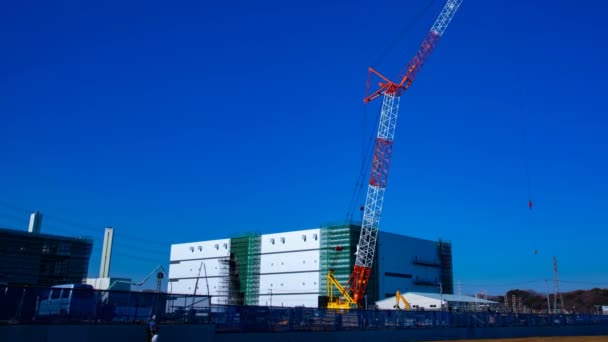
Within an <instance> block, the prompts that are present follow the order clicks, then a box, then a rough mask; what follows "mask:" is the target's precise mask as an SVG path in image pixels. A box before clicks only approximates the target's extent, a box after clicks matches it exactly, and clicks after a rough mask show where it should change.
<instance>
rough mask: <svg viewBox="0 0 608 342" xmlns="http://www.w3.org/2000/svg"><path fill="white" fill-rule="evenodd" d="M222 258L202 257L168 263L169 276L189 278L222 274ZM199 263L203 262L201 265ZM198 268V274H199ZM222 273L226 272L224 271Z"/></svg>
mask: <svg viewBox="0 0 608 342" xmlns="http://www.w3.org/2000/svg"><path fill="white" fill-rule="evenodd" d="M221 260H222V259H203V260H189V261H181V262H179V264H170V265H169V278H171V279H173V278H190V277H199V276H200V277H205V276H207V277H217V276H221V275H224V274H222V261H221ZM201 263H203V264H204V266H203V267H201ZM199 269H200V275H199ZM224 273H226V272H225V271H224Z"/></svg>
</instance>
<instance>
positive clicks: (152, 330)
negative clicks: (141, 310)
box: [148, 315, 158, 342]
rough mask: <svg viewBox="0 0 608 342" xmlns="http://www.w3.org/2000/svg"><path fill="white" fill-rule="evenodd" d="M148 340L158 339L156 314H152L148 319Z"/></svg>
mask: <svg viewBox="0 0 608 342" xmlns="http://www.w3.org/2000/svg"><path fill="white" fill-rule="evenodd" d="M148 341H151V342H156V341H158V324H156V315H152V317H150V319H149V320H148Z"/></svg>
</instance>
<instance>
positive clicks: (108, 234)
mask: <svg viewBox="0 0 608 342" xmlns="http://www.w3.org/2000/svg"><path fill="white" fill-rule="evenodd" d="M113 241H114V228H112V227H108V228H106V230H105V232H104V236H103V249H102V251H101V266H100V267H99V278H109V277H110V262H111V260H112V242H113Z"/></svg>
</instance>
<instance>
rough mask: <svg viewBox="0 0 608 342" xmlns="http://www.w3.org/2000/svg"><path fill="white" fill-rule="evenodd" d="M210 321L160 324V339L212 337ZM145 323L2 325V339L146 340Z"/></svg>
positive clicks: (30, 341) (38, 341) (41, 341)
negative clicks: (190, 323) (202, 323)
mask: <svg viewBox="0 0 608 342" xmlns="http://www.w3.org/2000/svg"><path fill="white" fill-rule="evenodd" d="M214 331H215V329H214V328H213V326H212V325H160V326H159V341H213V335H214ZM146 339H147V333H146V326H145V325H2V326H0V341H2V342H21V341H27V342H68V341H90V342H121V341H128V342H140V341H141V342H145V341H146Z"/></svg>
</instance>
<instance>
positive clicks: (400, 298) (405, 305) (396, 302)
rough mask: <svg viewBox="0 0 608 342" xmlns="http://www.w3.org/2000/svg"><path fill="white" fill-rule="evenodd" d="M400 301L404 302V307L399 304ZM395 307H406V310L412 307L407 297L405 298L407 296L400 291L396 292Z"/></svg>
mask: <svg viewBox="0 0 608 342" xmlns="http://www.w3.org/2000/svg"><path fill="white" fill-rule="evenodd" d="M399 302H402V303H403V306H404V307H403V308H402V307H401V306H399ZM393 307H394V308H395V309H397V310H401V309H405V310H406V311H410V310H411V309H412V307H411V306H410V303H409V302H408V301H407V299H405V297H403V295H402V294H401V292H399V291H397V293H395V305H394V306H393Z"/></svg>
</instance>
